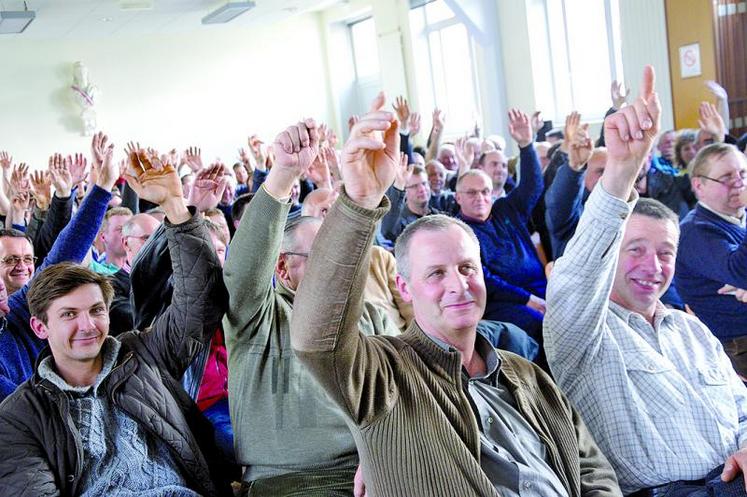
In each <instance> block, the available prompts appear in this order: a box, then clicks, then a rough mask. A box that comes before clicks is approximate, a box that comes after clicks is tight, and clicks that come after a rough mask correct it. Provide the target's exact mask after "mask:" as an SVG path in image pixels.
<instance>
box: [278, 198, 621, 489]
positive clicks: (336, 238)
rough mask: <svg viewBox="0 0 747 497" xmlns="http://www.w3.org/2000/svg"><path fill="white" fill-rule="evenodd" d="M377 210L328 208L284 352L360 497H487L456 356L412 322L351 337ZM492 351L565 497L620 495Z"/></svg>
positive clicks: (566, 408)
mask: <svg viewBox="0 0 747 497" xmlns="http://www.w3.org/2000/svg"><path fill="white" fill-rule="evenodd" d="M387 208H388V200H386V199H384V201H383V203H382V206H380V207H379V208H378V209H376V210H373V211H371V210H367V209H363V208H361V207H359V206H357V205H355V204H354V203H353V202H352V201H351V200H350V199H349V197H347V195H346V194H345V193H343V194H342V195H341V196H340V198H339V199H338V201H337V202H336V203H335V205H334V206H333V207H332V209H331V210H330V212H329V214H328V215H327V218H326V220H325V222H324V225H323V226H322V228H321V230H320V232H319V234H318V235H317V240H316V243H315V245H314V249H313V251H312V254H311V257H310V260H309V262H308V266H307V269H306V273H305V276H304V281H303V282H302V284H301V287H300V289H299V293H298V296H297V299H296V306H295V307H296V310H295V312H296V319H295V320H294V321H293V323H292V329H291V339H292V343H293V348H294V350H295V351H296V354H297V355H298V357H299V359H300V360H301V361H302V362H303V363H304V364H306V365H307V366H308V367H309V369H310V370H311V372H312V374H313V375H314V376H315V377H316V378H317V380H318V381H319V382H320V383H321V384H322V385H323V386H324V388H325V389H326V390H327V392H328V393H329V394H330V396H331V397H332V398H333V399H334V400H335V401H336V402H337V403H338V404H339V405H340V407H341V408H342V410H343V411H344V412H345V414H346V416H347V419H348V424H349V426H350V428H351V430H352V432H353V436H354V437H355V442H356V445H357V447H358V453H359V455H360V459H361V466H362V468H363V475H364V480H365V482H366V488H367V492H368V495H369V497H379V496H382V497H384V496H385V497H397V496H402V497H412V496H438V497H447V496H454V497H465V496H473V495H485V496H497V495H498V493H497V491H496V490H495V488H494V486H493V484H492V483H491V482H490V481H489V480H488V478H487V477H486V475H485V474H484V473H483V471H482V469H481V468H480V460H479V459H480V438H479V435H480V432H479V427H478V421H477V419H476V417H475V415H474V413H473V409H472V407H471V405H470V401H469V396H468V393H467V392H466V388H465V383H466V382H465V381H464V378H465V377H464V375H463V373H462V365H461V356H460V353H459V352H448V351H445V350H443V349H441V348H440V347H438V346H437V345H436V344H435V343H433V341H432V340H430V339H428V337H427V336H426V335H425V334H424V333H423V332H422V330H421V329H420V328H419V327H418V325H417V323H416V322H415V321H413V324H412V325H411V326H410V328H409V329H408V330H407V331H406V332H405V333H404V334H403V335H400V336H398V337H367V336H364V335H362V334H361V333H359V332H358V327H357V321H358V317H359V316H360V314H361V312H362V310H363V307H362V293H363V286H364V283H365V277H366V271H367V268H368V262H367V259H368V254H369V252H370V247H371V241H372V239H373V237H374V233H375V226H376V222H377V221H378V220H379V219H380V218H381V217H382V216H383V215H384V213H385V212H386V210H387ZM330 280H334V281H335V282H336V284H335V285H328V283H327V282H328V281H330ZM322 295H323V296H324V297H323V298H322V297H321V296H322ZM499 354H500V356H501V361H502V362H501V372H500V375H501V378H500V381H501V383H503V384H504V385H506V386H507V388H508V389H509V390H510V391H511V393H512V394H513V396H514V398H515V399H516V403H517V407H518V410H519V412H520V413H521V414H522V415H523V416H524V417H525V418H526V420H527V421H528V422H529V424H530V425H531V426H532V428H533V429H534V430H535V431H536V432H537V433H538V435H539V437H540V438H541V439H542V441H543V442H544V443H545V445H546V446H547V450H548V459H549V462H550V465H551V467H552V468H553V469H554V470H555V472H556V474H557V475H558V477H559V478H560V481H561V482H562V483H563V485H564V486H565V487H566V489H567V490H568V494H569V495H570V496H572V497H577V496H620V495H621V493H620V489H619V487H618V485H617V479H616V478H615V474H614V472H613V470H612V468H611V467H610V465H609V463H608V462H607V459H606V458H605V457H604V455H603V454H602V453H601V452H600V451H599V448H598V447H597V445H596V443H595V442H594V440H593V439H592V437H591V435H590V434H589V432H588V430H587V429H586V426H585V425H584V423H583V421H582V420H581V419H580V417H579V416H578V414H577V413H576V411H575V410H574V409H573V408H572V406H571V405H570V403H569V402H568V400H567V399H566V398H565V397H564V396H563V394H562V393H561V392H560V390H558V388H557V387H556V386H555V384H554V383H553V382H552V380H551V379H550V378H549V376H547V375H546V374H545V373H544V372H542V371H541V370H540V369H539V368H537V367H536V366H534V365H533V364H531V363H530V362H527V361H526V360H524V359H522V358H520V357H519V356H516V355H514V354H511V353H508V352H503V351H499Z"/></svg>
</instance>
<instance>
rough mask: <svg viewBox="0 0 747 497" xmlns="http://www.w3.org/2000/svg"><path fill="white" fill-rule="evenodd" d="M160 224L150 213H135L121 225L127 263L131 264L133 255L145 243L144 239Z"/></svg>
mask: <svg viewBox="0 0 747 497" xmlns="http://www.w3.org/2000/svg"><path fill="white" fill-rule="evenodd" d="M160 224H161V223H159V222H158V220H157V219H156V218H155V217H153V216H151V215H150V214H137V215H135V216H132V217H131V218H130V219H129V220H128V221H127V222H126V223H125V224H124V225H123V226H122V242H123V244H124V249H125V253H126V254H127V262H128V263H129V264H132V261H134V260H135V256H136V255H137V254H138V252H140V249H141V248H142V247H143V245H145V242H146V240H148V238H149V237H150V235H152V234H153V232H154V231H156V229H157V228H158V226H159V225H160Z"/></svg>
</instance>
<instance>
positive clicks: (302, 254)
mask: <svg viewBox="0 0 747 497" xmlns="http://www.w3.org/2000/svg"><path fill="white" fill-rule="evenodd" d="M283 254H284V255H297V256H299V257H308V256H309V253H308V252H283Z"/></svg>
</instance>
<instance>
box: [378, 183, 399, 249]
mask: <svg viewBox="0 0 747 497" xmlns="http://www.w3.org/2000/svg"><path fill="white" fill-rule="evenodd" d="M386 196H387V198H389V202H390V203H391V204H392V207H391V209H389V212H387V213H386V215H385V216H384V218H383V219H382V220H381V234H382V235H384V237H385V238H386V239H387V240H390V241H392V242H394V240H396V239H397V237H398V236H399V234H400V233H401V232H402V224H401V223H400V218H401V217H402V210H403V209H404V208H405V192H404V190H400V189H398V188H395V187H394V185H392V186H390V187H389V189H388V190H387V191H386Z"/></svg>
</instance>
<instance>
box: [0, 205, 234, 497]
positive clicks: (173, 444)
mask: <svg viewBox="0 0 747 497" xmlns="http://www.w3.org/2000/svg"><path fill="white" fill-rule="evenodd" d="M167 224H168V223H167ZM166 234H167V236H168V240H169V244H168V245H169V251H170V254H171V260H172V262H173V270H174V294H173V298H172V300H171V304H170V306H169V308H168V309H167V310H166V312H165V313H164V314H162V315H161V316H159V318H158V319H156V320H155V321H154V322H153V325H152V326H151V327H149V328H147V329H146V330H145V331H142V332H141V331H132V332H128V333H125V334H123V335H120V336H119V337H117V339H118V340H119V341H120V342H121V343H122V346H121V347H120V352H119V355H118V357H117V361H116V366H115V367H114V368H113V370H112V371H111V373H110V374H109V376H108V377H107V378H106V379H105V380H104V383H103V388H104V389H105V391H106V395H107V397H108V398H109V400H110V401H111V402H112V403H114V404H115V405H116V406H118V407H119V408H120V409H122V410H123V411H125V412H126V413H127V414H129V415H130V416H132V418H134V419H135V420H137V421H138V422H139V423H141V424H142V425H143V426H144V427H145V428H146V429H147V430H148V432H150V433H151V434H152V435H154V436H156V437H159V438H160V439H161V440H162V441H163V442H164V443H165V444H166V445H167V446H168V447H169V448H170V449H171V451H172V453H173V455H174V456H175V459H176V461H177V462H178V463H179V465H180V468H179V469H180V470H181V473H182V474H183V475H184V477H185V479H186V481H187V484H188V485H189V487H190V488H192V489H194V490H195V491H196V492H198V493H200V494H201V495H206V496H211V495H230V493H229V487H228V485H227V480H225V478H224V476H223V473H222V468H223V467H225V464H220V461H219V460H218V458H217V450H216V449H215V447H214V445H213V430H212V427H211V425H210V424H209V423H208V422H207V420H206V419H205V418H203V417H202V415H201V414H200V413H199V410H198V409H197V406H196V405H195V404H194V402H193V401H192V400H191V398H190V397H189V396H188V395H187V394H186V392H184V390H183V389H182V387H181V385H180V383H179V381H178V378H180V377H181V375H182V374H183V372H184V370H185V368H186V367H187V365H188V364H189V362H190V361H191V359H192V357H193V356H194V355H195V354H196V353H197V352H198V351H199V350H201V349H202V348H203V347H204V344H205V342H206V341H207V340H208V339H209V337H210V336H211V335H212V333H213V331H214V330H215V328H216V327H217V326H218V325H219V323H220V319H221V317H222V316H223V314H224V312H225V306H226V304H227V301H228V297H227V295H226V293H225V288H224V286H223V285H222V282H221V280H222V272H221V266H220V264H219V262H218V259H217V257H216V255H215V252H214V250H213V248H212V244H211V242H210V237H209V235H208V233H207V230H206V228H205V227H204V225H203V221H202V220H201V218H200V217H199V216H193V217H192V218H191V219H190V220H189V221H187V222H185V223H182V224H179V225H168V228H167V229H166ZM49 354H50V351H49V349H48V348H47V349H45V350H44V351H43V352H42V354H41V355H40V357H39V360H38V361H37V367H38V364H39V362H40V361H41V360H42V359H43V358H44V357H46V356H48V355H49ZM0 447H2V457H0V495H13V496H26V495H28V496H47V495H64V496H67V495H70V496H72V495H78V494H79V493H80V492H81V491H82V490H84V489H81V488H80V487H79V485H80V482H81V476H82V475H81V467H82V461H80V458H81V457H82V453H83V449H82V446H81V441H80V437H79V435H78V432H77V430H76V428H75V425H74V423H73V421H72V419H71V417H70V415H69V405H68V400H67V397H66V395H65V394H64V393H63V392H62V391H60V390H59V389H58V388H57V387H55V386H54V385H52V384H51V383H50V382H49V381H48V380H45V379H42V378H41V377H40V376H39V375H38V370H37V372H36V373H35V374H34V376H32V377H31V379H29V380H28V381H27V382H25V383H24V384H23V385H21V387H19V388H18V389H17V390H16V391H15V392H14V393H13V394H12V395H11V396H10V397H8V398H7V399H6V400H5V401H4V402H3V403H2V404H0Z"/></svg>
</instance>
